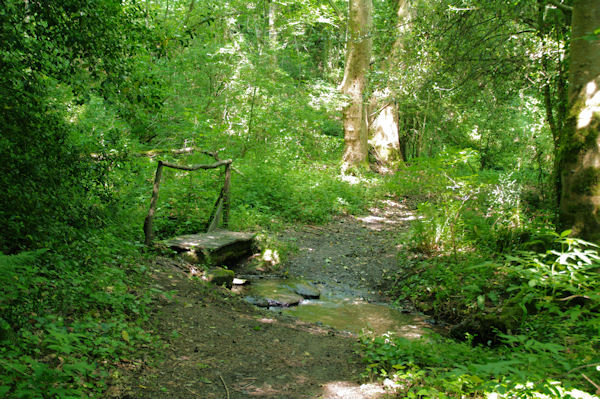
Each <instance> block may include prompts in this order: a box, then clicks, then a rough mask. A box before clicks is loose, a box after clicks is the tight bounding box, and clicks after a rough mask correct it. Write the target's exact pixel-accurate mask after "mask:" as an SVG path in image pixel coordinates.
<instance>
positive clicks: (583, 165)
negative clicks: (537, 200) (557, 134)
mask: <svg viewBox="0 0 600 399" xmlns="http://www.w3.org/2000/svg"><path fill="white" fill-rule="evenodd" d="M572 25H573V26H572V34H571V69H570V75H569V114H568V116H567V121H566V124H565V125H566V126H565V131H564V134H563V137H562V140H561V141H562V148H561V180H562V196H561V204H560V220H561V223H562V224H563V226H564V227H567V228H570V229H572V230H573V234H574V235H576V236H580V237H582V238H585V239H588V240H596V239H598V238H600V141H599V140H600V138H599V137H598V134H599V133H600V40H599V38H598V36H597V35H595V34H594V32H595V31H597V29H598V28H600V2H598V0H578V1H575V3H574V5H573V19H572Z"/></svg>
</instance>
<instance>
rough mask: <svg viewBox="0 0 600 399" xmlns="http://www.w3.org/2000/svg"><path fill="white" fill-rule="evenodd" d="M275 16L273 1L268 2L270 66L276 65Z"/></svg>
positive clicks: (275, 9) (275, 6) (275, 8)
mask: <svg viewBox="0 0 600 399" xmlns="http://www.w3.org/2000/svg"><path fill="white" fill-rule="evenodd" d="M276 16H277V3H275V2H274V1H273V0H270V1H269V50H270V52H271V64H272V65H273V66H276V65H277V55H276V49H277V27H276V26H275V20H276Z"/></svg>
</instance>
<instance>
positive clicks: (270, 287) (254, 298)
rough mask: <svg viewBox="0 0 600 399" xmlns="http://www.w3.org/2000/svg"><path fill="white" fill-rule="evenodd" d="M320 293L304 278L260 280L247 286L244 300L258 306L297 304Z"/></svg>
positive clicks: (285, 306) (288, 305) (283, 306)
mask: <svg viewBox="0 0 600 399" xmlns="http://www.w3.org/2000/svg"><path fill="white" fill-rule="evenodd" d="M320 295H321V293H320V292H319V290H318V289H317V288H315V287H314V286H313V285H312V284H310V283H309V282H308V281H304V280H295V279H294V280H275V279H273V280H261V281H258V282H256V283H254V284H252V285H250V286H249V288H248V289H247V295H246V296H245V298H244V300H245V301H246V302H248V303H251V304H253V305H256V306H260V307H282V308H287V307H290V306H296V305H298V304H299V303H300V302H301V301H302V300H304V299H305V298H306V299H315V298H319V296H320Z"/></svg>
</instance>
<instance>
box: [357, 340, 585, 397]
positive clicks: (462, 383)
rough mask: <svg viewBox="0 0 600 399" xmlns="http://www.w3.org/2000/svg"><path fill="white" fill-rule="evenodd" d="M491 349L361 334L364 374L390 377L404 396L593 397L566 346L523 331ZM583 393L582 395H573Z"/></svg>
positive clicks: (452, 342)
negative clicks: (571, 375) (578, 380)
mask: <svg viewBox="0 0 600 399" xmlns="http://www.w3.org/2000/svg"><path fill="white" fill-rule="evenodd" d="M505 338H506V341H505V345H504V346H502V347H501V348H496V349H494V350H492V349H489V348H485V347H481V346H476V347H473V346H471V344H470V343H468V342H467V343H457V342H455V341H452V340H449V339H447V338H442V337H440V336H438V335H431V336H428V337H424V338H421V339H418V340H409V339H406V338H398V337H394V336H392V335H389V334H388V335H384V336H379V337H374V336H370V335H363V336H361V338H360V344H361V347H362V354H363V360H364V362H365V363H367V369H366V372H365V376H370V377H375V376H381V377H388V378H390V379H391V380H392V381H393V382H394V383H395V385H396V386H397V387H398V389H399V392H398V393H399V394H400V395H402V397H406V398H449V397H456V398H462V397H482V396H484V395H485V396H486V397H496V398H530V397H543V398H572V397H580V398H590V399H591V398H592V395H589V394H585V393H584V392H581V391H580V390H578V389H576V388H575V387H576V386H577V385H579V384H574V382H573V381H569V380H566V381H562V382H558V381H556V380H555V379H556V378H557V377H559V376H564V375H565V374H566V373H568V371H569V370H570V369H571V368H572V365H571V363H570V361H569V360H568V359H567V356H566V352H567V348H565V347H564V346H562V345H558V344H549V343H542V342H539V341H536V340H534V339H532V338H528V337H524V336H506V337H505ZM572 395H581V396H572Z"/></svg>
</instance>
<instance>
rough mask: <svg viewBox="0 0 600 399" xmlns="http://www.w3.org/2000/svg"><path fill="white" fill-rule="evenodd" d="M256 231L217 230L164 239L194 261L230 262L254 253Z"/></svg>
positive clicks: (172, 247) (164, 242)
mask: <svg viewBox="0 0 600 399" xmlns="http://www.w3.org/2000/svg"><path fill="white" fill-rule="evenodd" d="M255 236H256V235H255V234H254V233H242V232H236V231H227V230H216V231H211V232H210V233H199V234H188V235H184V236H179V237H174V238H171V239H168V240H164V241H162V244H163V245H166V246H167V247H169V248H171V249H173V250H175V251H177V252H179V253H183V254H184V256H185V257H186V259H187V260H188V261H191V262H192V263H214V264H217V263H228V262H232V261H234V260H237V259H240V258H243V257H244V256H246V255H250V254H251V253H252V246H253V244H254V237H255Z"/></svg>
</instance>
